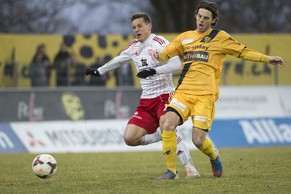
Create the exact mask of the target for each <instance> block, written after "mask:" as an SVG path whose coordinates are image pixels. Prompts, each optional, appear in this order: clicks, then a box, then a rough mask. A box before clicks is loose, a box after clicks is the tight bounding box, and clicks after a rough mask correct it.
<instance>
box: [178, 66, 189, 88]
mask: <svg viewBox="0 0 291 194" xmlns="http://www.w3.org/2000/svg"><path fill="white" fill-rule="evenodd" d="M191 64H192V63H187V64H185V65H184V68H183V70H182V72H181V74H180V79H179V81H178V85H177V87H176V89H177V88H178V87H179V86H180V85H181V83H182V81H183V79H184V77H185V75H186V73H187V72H188V70H189V68H190V66H191Z"/></svg>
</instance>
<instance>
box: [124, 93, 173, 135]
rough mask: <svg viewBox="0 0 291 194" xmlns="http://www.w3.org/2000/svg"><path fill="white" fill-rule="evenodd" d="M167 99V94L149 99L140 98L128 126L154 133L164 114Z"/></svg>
mask: <svg viewBox="0 0 291 194" xmlns="http://www.w3.org/2000/svg"><path fill="white" fill-rule="evenodd" d="M169 97H170V95H169V94H162V95H160V96H157V97H156V98H151V99H142V98H141V99H140V101H139V105H138V106H137V108H136V111H135V113H134V114H133V115H132V117H131V118H130V119H129V121H128V124H134V125H137V126H139V127H142V128H144V129H145V130H146V131H147V132H148V133H154V132H156V131H157V129H158V127H159V119H160V117H161V116H162V115H164V114H165V113H166V105H167V104H168V103H169Z"/></svg>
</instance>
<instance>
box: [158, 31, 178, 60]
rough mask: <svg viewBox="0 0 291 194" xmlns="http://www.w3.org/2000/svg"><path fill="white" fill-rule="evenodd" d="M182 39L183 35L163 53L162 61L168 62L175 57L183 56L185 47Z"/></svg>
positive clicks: (161, 55) (161, 54)
mask: <svg viewBox="0 0 291 194" xmlns="http://www.w3.org/2000/svg"><path fill="white" fill-rule="evenodd" d="M182 37H183V34H180V35H179V36H177V37H176V38H175V39H174V40H173V41H172V42H171V43H170V44H169V45H168V46H167V47H166V48H165V49H164V50H163V51H162V52H161V53H160V59H161V60H162V61H166V60H168V59H169V58H171V57H174V56H182V55H183V46H182Z"/></svg>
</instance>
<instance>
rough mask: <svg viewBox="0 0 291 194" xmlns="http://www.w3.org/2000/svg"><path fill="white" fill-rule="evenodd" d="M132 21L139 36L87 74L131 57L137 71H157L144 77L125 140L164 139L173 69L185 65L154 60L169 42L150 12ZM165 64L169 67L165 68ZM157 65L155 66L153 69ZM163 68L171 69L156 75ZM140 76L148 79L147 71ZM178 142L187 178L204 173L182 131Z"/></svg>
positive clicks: (101, 72)
mask: <svg viewBox="0 0 291 194" xmlns="http://www.w3.org/2000/svg"><path fill="white" fill-rule="evenodd" d="M131 24H132V29H133V31H134V33H135V36H136V39H135V40H133V41H131V42H130V43H129V45H128V47H127V48H126V49H125V50H123V51H122V52H121V54H120V55H118V56H116V57H115V58H113V59H112V60H111V61H109V62H107V63H106V64H104V65H103V66H102V67H99V68H98V69H86V75H95V76H102V75H104V74H105V73H106V72H108V71H110V70H113V69H116V68H118V67H119V66H120V65H123V64H128V63H129V62H130V61H131V60H132V61H133V62H134V64H135V66H136V69H137V72H141V71H142V72H144V71H143V70H147V69H148V70H149V71H150V72H147V73H146V75H147V76H148V75H149V74H152V75H153V74H155V75H153V76H151V77H148V78H145V79H140V82H141V88H142V94H141V97H140V103H139V105H138V106H137V108H136V111H135V113H134V114H133V115H132V117H131V118H130V119H129V121H128V123H127V126H126V129H125V132H124V141H125V143H126V144H127V145H129V146H138V145H147V144H150V143H154V142H158V141H161V139H162V137H161V131H160V130H159V129H158V128H159V127H160V128H163V127H162V126H161V123H162V122H161V121H160V120H162V117H163V115H164V114H165V113H166V112H165V111H166V110H165V107H166V105H167V104H168V102H169V98H170V97H171V94H172V92H173V91H174V84H173V81H172V74H171V72H173V71H175V70H178V69H180V68H181V67H182V64H181V61H180V59H179V57H177V56H176V57H173V58H171V59H170V60H169V61H168V62H167V66H163V65H164V64H165V63H163V62H159V61H157V60H154V59H153V58H152V57H151V56H150V54H149V53H150V51H151V50H155V51H156V50H159V51H162V50H163V49H164V48H165V47H166V46H167V45H168V44H169V42H168V40H166V39H165V38H164V37H161V36H157V35H155V34H153V33H152V23H151V18H150V17H149V16H148V15H147V14H145V13H141V12H138V13H135V14H133V15H132V17H131ZM177 64H179V65H177ZM165 67H166V68H167V70H165ZM153 68H155V69H154V70H153ZM159 71H161V72H163V73H165V72H167V71H168V72H169V73H166V74H156V73H159ZM137 76H138V77H139V78H144V75H143V73H140V74H138V75H137ZM176 141H177V147H178V149H177V152H176V154H177V157H178V159H179V160H180V161H181V162H182V163H183V165H184V166H185V172H186V178H190V177H198V176H200V175H199V173H198V171H197V170H196V168H195V166H194V164H193V162H192V159H191V156H190V152H189V149H188V148H187V146H186V145H185V143H184V141H183V139H182V138H181V137H180V136H179V135H178V134H177V138H176ZM176 177H177V176H176ZM177 178H178V177H177Z"/></svg>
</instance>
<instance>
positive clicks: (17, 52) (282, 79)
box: [0, 34, 291, 88]
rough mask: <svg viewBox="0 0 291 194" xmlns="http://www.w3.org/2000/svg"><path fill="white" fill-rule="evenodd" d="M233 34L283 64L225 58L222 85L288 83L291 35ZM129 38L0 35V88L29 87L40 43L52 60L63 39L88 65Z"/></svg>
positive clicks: (170, 37)
mask: <svg viewBox="0 0 291 194" xmlns="http://www.w3.org/2000/svg"><path fill="white" fill-rule="evenodd" d="M162 35H163V36H165V37H166V38H167V39H168V40H170V41H171V40H173V39H174V38H175V36H176V34H162ZM233 37H234V38H235V39H236V40H238V41H239V42H242V43H243V44H245V45H246V46H247V47H249V48H253V49H256V50H258V51H260V52H264V53H267V54H270V55H280V56H282V57H283V59H284V60H285V63H286V67H285V68H284V69H277V68H273V67H272V66H271V65H267V64H263V63H254V62H246V61H242V60H241V59H237V58H234V57H227V60H226V63H225V67H224V69H223V72H222V79H221V82H220V84H221V85H261V84H264V85H273V84H291V76H290V73H291V67H290V65H291V55H290V51H289V44H288V43H290V42H291V34H237V35H233ZM132 39H133V36H132V35H128V36H123V35H107V36H98V35H96V34H92V35H89V36H85V35H81V34H78V35H75V36H62V35H32V34H29V35H24V34H20V35H19V34H0V75H1V76H0V87H2V88H3V87H15V86H17V87H30V79H29V78H28V76H27V75H28V66H29V64H30V62H31V60H32V57H33V55H34V53H35V51H36V48H37V46H38V45H39V44H42V43H43V44H45V45H46V48H47V54H48V56H49V59H50V62H51V63H52V62H53V60H54V57H55V55H56V54H57V52H58V51H59V47H60V44H61V43H62V42H63V41H65V42H66V43H67V45H69V51H70V52H71V53H74V54H75V55H76V56H77V57H78V59H79V61H80V62H82V63H84V64H85V65H86V66H89V65H91V64H92V63H93V62H94V61H95V58H96V57H97V56H100V57H105V56H106V57H107V58H113V57H114V56H116V55H118V54H119V53H120V52H121V51H122V50H123V49H124V48H125V47H126V46H127V44H128V43H129V42H130V41H131V40H132ZM13 63H14V64H16V65H14V67H17V68H12V66H11V65H9V64H13ZM131 65H132V67H133V68H132V69H133V70H134V73H133V75H135V74H136V70H135V67H134V66H133V64H131ZM12 71H15V72H12ZM12 73H13V74H12ZM11 74H12V75H13V76H11ZM178 76H179V75H178V73H175V74H174V80H175V83H176V82H177V79H178ZM134 77H135V76H134ZM86 79H88V77H87V78H86ZM55 80H56V78H55V72H54V71H53V72H52V76H51V79H50V82H49V83H50V86H52V87H54V86H55V85H56V82H55ZM134 82H135V86H137V87H139V81H138V79H137V78H136V77H135V80H134ZM106 85H107V86H108V87H114V86H115V78H114V75H113V72H110V79H109V80H108V81H107V84H106Z"/></svg>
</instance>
